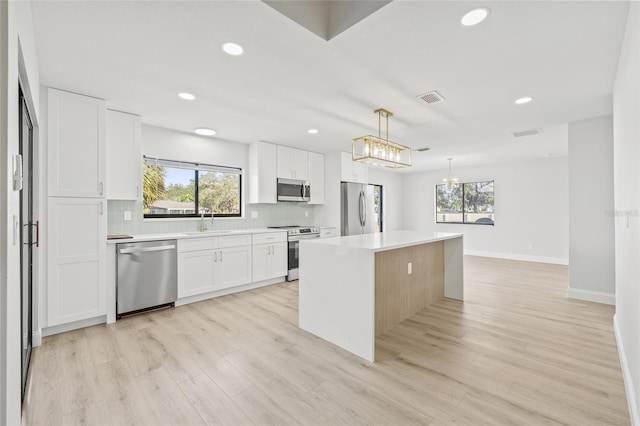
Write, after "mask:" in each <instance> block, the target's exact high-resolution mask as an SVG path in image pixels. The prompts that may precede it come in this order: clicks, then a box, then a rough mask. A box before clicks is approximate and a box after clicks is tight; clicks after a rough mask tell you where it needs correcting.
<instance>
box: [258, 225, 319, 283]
mask: <svg viewBox="0 0 640 426" xmlns="http://www.w3.org/2000/svg"><path fill="white" fill-rule="evenodd" d="M269 228H275V229H282V230H285V231H287V242H288V246H289V255H288V256H287V258H288V261H287V265H288V267H287V270H288V272H287V281H294V280H297V279H298V276H299V274H298V266H299V262H300V240H306V239H309V238H320V228H318V227H316V226H270V227H269Z"/></svg>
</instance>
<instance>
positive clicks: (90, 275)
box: [46, 197, 107, 327]
mask: <svg viewBox="0 0 640 426" xmlns="http://www.w3.org/2000/svg"><path fill="white" fill-rule="evenodd" d="M105 204H106V201H104V200H101V199H99V198H57V197H49V199H48V212H47V219H48V220H47V271H48V274H47V275H48V283H47V293H46V294H47V296H46V300H47V326H48V327H52V326H55V325H60V324H65V323H70V322H74V321H79V320H85V319H89V318H95V317H98V316H101V315H106V312H107V309H106V304H107V289H106V275H107V274H106V230H107V215H106V208H105Z"/></svg>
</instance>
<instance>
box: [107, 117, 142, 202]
mask: <svg viewBox="0 0 640 426" xmlns="http://www.w3.org/2000/svg"><path fill="white" fill-rule="evenodd" d="M141 127H142V126H141V124H140V116H138V115H133V114H127V113H124V112H120V111H112V110H107V199H109V200H139V199H141V194H142V191H141V185H142V176H141V168H142V148H141V140H140V131H141V130H140V129H141Z"/></svg>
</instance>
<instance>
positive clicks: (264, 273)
mask: <svg viewBox="0 0 640 426" xmlns="http://www.w3.org/2000/svg"><path fill="white" fill-rule="evenodd" d="M271 246H272V245H271V244H257V245H254V246H253V261H252V263H253V281H254V282H256V281H263V280H268V279H269V278H271V275H270V274H269V269H270V268H269V260H270V254H271Z"/></svg>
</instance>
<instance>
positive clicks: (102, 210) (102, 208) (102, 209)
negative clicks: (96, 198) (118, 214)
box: [100, 201, 104, 215]
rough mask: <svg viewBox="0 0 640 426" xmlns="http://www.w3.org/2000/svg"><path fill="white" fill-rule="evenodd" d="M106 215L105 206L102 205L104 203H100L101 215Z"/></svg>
mask: <svg viewBox="0 0 640 426" xmlns="http://www.w3.org/2000/svg"><path fill="white" fill-rule="evenodd" d="M103 213H104V206H103V205H102V201H100V215H102V214H103Z"/></svg>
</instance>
